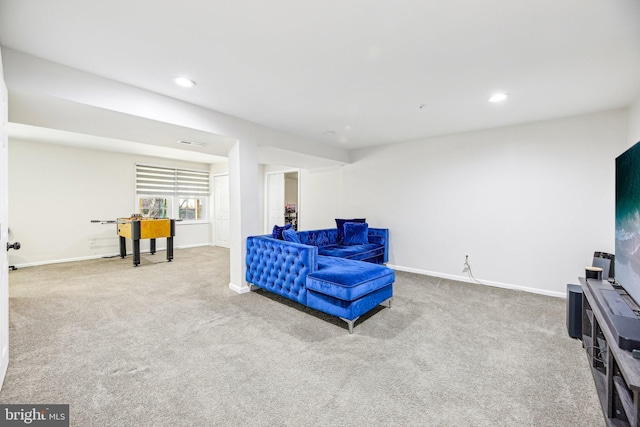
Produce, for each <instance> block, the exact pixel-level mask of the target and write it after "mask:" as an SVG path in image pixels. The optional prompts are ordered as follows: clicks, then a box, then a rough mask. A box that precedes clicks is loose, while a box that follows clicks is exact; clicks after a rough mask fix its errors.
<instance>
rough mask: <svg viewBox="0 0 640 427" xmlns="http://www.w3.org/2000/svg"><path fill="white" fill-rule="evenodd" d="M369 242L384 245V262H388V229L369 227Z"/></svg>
mask: <svg viewBox="0 0 640 427" xmlns="http://www.w3.org/2000/svg"><path fill="white" fill-rule="evenodd" d="M369 242H370V243H377V244H380V245H384V262H385V263H387V262H389V229H388V228H371V227H369Z"/></svg>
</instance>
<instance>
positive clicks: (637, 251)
mask: <svg viewBox="0 0 640 427" xmlns="http://www.w3.org/2000/svg"><path fill="white" fill-rule="evenodd" d="M615 250H616V254H615V255H616V256H615V276H616V277H615V279H616V281H617V282H618V284H619V285H620V286H622V287H623V288H624V290H625V291H626V292H627V293H628V294H629V296H630V297H631V298H632V299H633V300H634V302H635V303H636V305H640V142H638V143H637V144H635V145H634V146H633V147H631V148H629V149H628V150H627V151H625V152H624V153H622V154H621V155H620V156H618V157H617V158H616V242H615Z"/></svg>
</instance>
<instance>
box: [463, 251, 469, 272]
mask: <svg viewBox="0 0 640 427" xmlns="http://www.w3.org/2000/svg"><path fill="white" fill-rule="evenodd" d="M467 271H469V254H464V264H463V265H462V272H463V273H466V272H467Z"/></svg>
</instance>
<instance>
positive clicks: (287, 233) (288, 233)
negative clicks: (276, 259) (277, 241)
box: [282, 228, 301, 243]
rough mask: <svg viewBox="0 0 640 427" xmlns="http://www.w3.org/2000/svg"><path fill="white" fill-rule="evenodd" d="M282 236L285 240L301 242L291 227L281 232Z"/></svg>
mask: <svg viewBox="0 0 640 427" xmlns="http://www.w3.org/2000/svg"><path fill="white" fill-rule="evenodd" d="M282 238H283V239H284V240H285V241H287V242H294V243H301V242H300V236H298V233H296V230H294V229H293V228H287V229H286V230H284V231H283V232H282Z"/></svg>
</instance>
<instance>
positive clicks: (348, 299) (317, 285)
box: [305, 256, 396, 334]
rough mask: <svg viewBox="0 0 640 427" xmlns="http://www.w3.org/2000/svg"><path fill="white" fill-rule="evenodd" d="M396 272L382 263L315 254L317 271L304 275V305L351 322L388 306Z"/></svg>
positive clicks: (350, 325)
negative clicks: (378, 308)
mask: <svg viewBox="0 0 640 427" xmlns="http://www.w3.org/2000/svg"><path fill="white" fill-rule="evenodd" d="M395 279H396V275H395V273H394V271H393V270H391V269H390V268H388V267H385V266H383V265H378V264H371V263H368V262H363V261H353V260H349V259H343V258H334V257H325V256H319V257H318V270H317V271H314V272H313V273H310V274H309V275H308V276H307V280H306V283H305V286H306V288H307V306H309V307H311V308H314V309H316V310H319V311H322V312H324V313H327V314H331V315H333V316H337V317H339V318H341V319H342V320H344V321H345V322H347V324H348V325H349V333H350V334H352V333H353V324H354V322H355V321H356V320H357V319H358V317H360V316H362V315H363V314H364V313H366V312H368V311H369V310H371V309H372V308H374V307H376V306H378V305H380V304H381V303H383V302H385V301H388V303H389V307H391V298H392V297H393V282H394V281H395Z"/></svg>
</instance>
